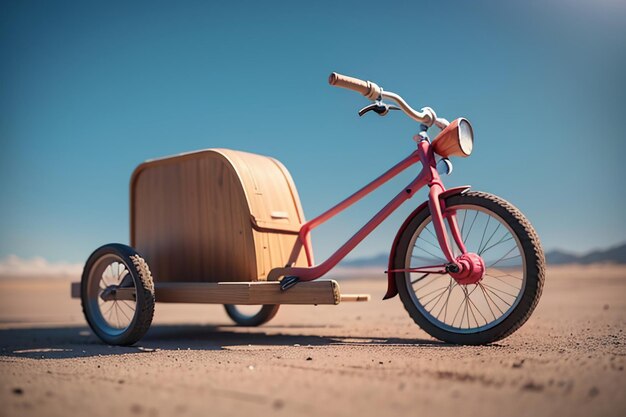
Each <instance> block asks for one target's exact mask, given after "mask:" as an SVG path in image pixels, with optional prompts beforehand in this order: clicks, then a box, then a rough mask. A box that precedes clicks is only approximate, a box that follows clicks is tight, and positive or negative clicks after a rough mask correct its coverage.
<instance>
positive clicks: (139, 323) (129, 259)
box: [81, 243, 155, 346]
mask: <svg viewBox="0 0 626 417" xmlns="http://www.w3.org/2000/svg"><path fill="white" fill-rule="evenodd" d="M107 255H115V256H117V257H119V258H120V259H121V260H122V261H123V263H124V264H125V266H126V268H127V270H128V272H129V274H130V276H131V277H132V279H133V283H134V285H135V289H136V298H137V299H136V305H135V314H134V316H133V318H132V321H131V322H130V324H129V326H128V327H127V328H126V329H125V330H124V331H123V332H122V333H121V334H119V335H111V334H108V333H107V332H106V331H105V329H103V328H101V327H100V326H99V325H98V320H96V319H95V317H96V316H95V315H96V313H95V312H94V311H93V308H94V307H93V304H92V303H90V300H89V292H88V286H89V279H90V278H89V277H90V271H91V270H92V268H94V266H95V265H96V263H97V261H98V259H100V258H102V257H103V256H107ZM81 303H82V308H83V314H84V315H85V318H86V319H87V323H88V324H89V327H91V330H93V332H94V333H95V334H96V335H97V336H98V337H99V338H100V339H101V340H102V341H103V342H105V343H107V344H110V345H122V346H129V345H132V344H134V343H136V342H137V341H138V340H139V339H141V338H142V337H143V336H144V335H145V334H146V332H147V331H148V329H149V328H150V324H151V323H152V318H153V316H154V303H155V299H154V283H153V281H152V275H151V273H150V269H149V268H148V264H147V263H146V261H145V260H144V259H143V258H142V257H141V256H140V255H139V254H138V253H137V251H135V250H134V249H133V248H131V247H129V246H126V245H122V244H119V243H110V244H107V245H104V246H101V247H100V248H98V249H96V250H95V251H94V252H93V253H92V254H91V256H89V259H88V260H87V263H86V264H85V269H84V270H83V275H82V279H81Z"/></svg>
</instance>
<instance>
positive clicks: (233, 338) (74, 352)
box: [0, 325, 453, 360]
mask: <svg viewBox="0 0 626 417" xmlns="http://www.w3.org/2000/svg"><path fill="white" fill-rule="evenodd" d="M273 327H276V326H268V329H271V328H273ZM294 345H300V346H307V345H311V346H330V345H344V346H345V345H361V346H363V345H365V346H374V345H379V346H380V345H382V346H385V345H388V346H391V345H402V346H421V347H424V346H432V347H450V346H453V345H449V344H446V343H442V342H438V341H435V340H427V339H403V338H380V337H376V336H374V337H355V336H316V335H306V334H281V333H278V334H268V333H265V332H264V331H263V328H241V327H236V326H211V325H153V326H152V327H151V328H150V330H149V331H148V333H147V334H146V336H144V337H143V339H141V340H140V341H139V342H138V343H137V344H136V345H134V346H128V347H121V346H109V345H105V344H103V343H102V342H101V341H100V339H98V338H97V337H96V336H95V335H94V334H93V333H92V332H91V331H90V329H89V328H88V327H86V326H85V327H53V328H24V329H6V330H0V360H2V358H7V357H20V358H33V359H66V358H80V357H92V356H106V355H124V354H142V353H146V352H152V351H154V350H157V349H158V350H188V349H189V350H221V349H225V348H228V347H234V346H246V347H247V346H254V347H259V346H267V347H269V346H294Z"/></svg>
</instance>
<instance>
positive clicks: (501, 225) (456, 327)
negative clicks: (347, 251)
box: [393, 192, 545, 345]
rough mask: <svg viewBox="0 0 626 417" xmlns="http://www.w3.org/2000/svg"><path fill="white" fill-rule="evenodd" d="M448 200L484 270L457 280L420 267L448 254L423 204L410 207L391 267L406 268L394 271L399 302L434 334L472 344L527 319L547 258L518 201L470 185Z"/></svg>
mask: <svg viewBox="0 0 626 417" xmlns="http://www.w3.org/2000/svg"><path fill="white" fill-rule="evenodd" d="M446 207H447V210H448V211H449V212H453V213H456V218H457V222H458V225H459V229H460V231H461V235H462V240H463V243H464V245H465V247H466V249H467V251H468V252H471V253H475V254H478V255H480V256H481V257H482V259H483V261H484V266H485V267H486V269H485V273H484V275H483V277H482V279H481V280H480V281H478V282H475V283H469V284H462V283H460V282H458V281H457V280H455V279H454V278H453V276H452V275H450V274H448V273H445V271H441V268H438V269H439V271H438V272H435V273H429V272H427V271H430V269H428V268H424V267H426V266H432V265H442V264H445V263H446V262H447V261H446V259H445V256H444V254H443V252H442V251H441V249H440V247H439V244H438V243H437V238H436V235H435V229H434V227H433V224H432V219H431V214H430V211H429V209H428V208H425V209H424V210H421V211H419V212H417V213H415V214H414V215H413V219H412V220H411V221H410V222H409V224H408V226H407V227H406V229H405V231H404V233H403V234H402V235H401V237H400V238H399V240H398V244H397V247H396V252H395V257H394V260H393V262H394V264H393V265H394V269H399V270H405V271H403V272H396V273H395V281H396V285H397V287H398V293H399V295H400V298H401V300H402V303H403V304H404V307H405V309H406V310H407V311H408V313H409V315H410V316H411V317H412V318H413V320H414V321H415V323H417V324H418V325H419V326H420V327H421V328H422V329H424V330H425V331H426V332H428V333H429V334H430V335H432V336H434V337H436V338H437V339H440V340H443V341H446V342H450V343H456V344H470V345H476V344H486V343H492V342H495V341H497V340H500V339H503V338H505V337H507V336H509V335H510V334H511V333H513V332H514V331H515V330H517V329H518V328H519V327H520V326H521V325H522V324H524V322H526V320H527V319H528V318H529V317H530V315H531V313H532V312H533V310H534V309H535V307H536V306H537V303H538V301H539V297H540V296H541V290H542V288H543V281H544V276H545V259H544V255H543V250H542V248H541V244H540V242H539V238H538V237H537V234H536V232H535V231H534V229H533V227H532V226H531V224H530V223H529V222H528V220H526V218H525V217H524V216H523V215H522V213H521V212H520V211H519V210H518V209H516V208H515V207H513V206H512V205H511V204H509V203H508V202H506V201H505V200H503V199H501V198H499V197H496V196H494V195H491V194H487V193H482V192H468V193H465V194H461V195H456V196H452V197H450V198H448V199H447V200H446ZM447 227H448V236H449V237H450V240H451V242H453V241H454V240H453V239H452V236H451V234H450V232H449V226H448V225H447ZM452 245H453V251H454V253H455V256H458V255H460V254H461V251H460V250H459V249H458V247H457V245H456V244H454V243H453V244H452ZM420 268H424V269H422V271H421V272H406V270H408V269H420Z"/></svg>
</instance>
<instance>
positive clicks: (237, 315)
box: [224, 304, 280, 327]
mask: <svg viewBox="0 0 626 417" xmlns="http://www.w3.org/2000/svg"><path fill="white" fill-rule="evenodd" d="M279 308H280V304H266V305H264V306H263V307H261V309H260V310H259V312H258V313H256V314H254V315H245V314H243V313H241V312H240V311H239V310H238V309H237V306H236V305H233V304H224V309H225V310H226V314H228V317H230V318H231V319H232V321H234V322H235V323H236V324H237V325H238V326H247V327H254V326H260V325H262V324H265V323H267V322H268V321H270V320H271V319H273V318H274V316H275V315H276V313H278V309H279Z"/></svg>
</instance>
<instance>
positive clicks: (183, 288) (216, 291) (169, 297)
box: [72, 280, 370, 305]
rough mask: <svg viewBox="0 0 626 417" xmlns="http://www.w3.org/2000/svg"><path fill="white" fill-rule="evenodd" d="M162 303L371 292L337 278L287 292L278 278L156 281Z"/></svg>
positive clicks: (310, 300)
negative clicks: (350, 288) (344, 285)
mask: <svg viewBox="0 0 626 417" xmlns="http://www.w3.org/2000/svg"><path fill="white" fill-rule="evenodd" d="M154 287H155V297H156V301H157V302H159V303H207V304H330V305H333V304H339V303H340V302H342V301H343V302H348V301H369V299H370V297H369V295H368V294H343V295H342V294H341V293H340V291H339V284H338V283H337V281H334V280H320V281H308V282H300V283H298V284H297V285H295V286H294V287H293V288H290V289H289V290H287V291H281V290H280V283H279V282H277V281H272V282H266V281H255V282H160V283H156V284H155V286H154ZM72 297H74V298H80V283H79V282H73V283H72ZM133 297H134V289H125V288H120V289H118V290H117V294H116V297H115V298H116V299H126V300H132V299H134V298H133Z"/></svg>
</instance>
